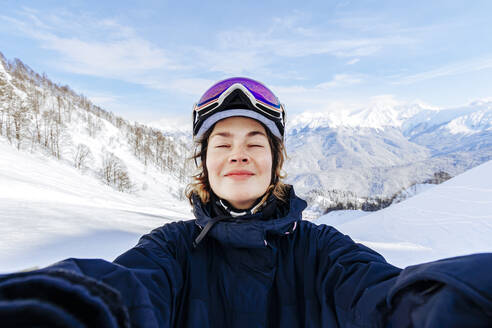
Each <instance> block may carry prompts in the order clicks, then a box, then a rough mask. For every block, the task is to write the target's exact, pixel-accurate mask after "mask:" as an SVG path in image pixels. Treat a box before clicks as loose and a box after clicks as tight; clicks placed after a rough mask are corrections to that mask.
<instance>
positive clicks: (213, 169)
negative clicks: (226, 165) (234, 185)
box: [206, 153, 220, 176]
mask: <svg viewBox="0 0 492 328" xmlns="http://www.w3.org/2000/svg"><path fill="white" fill-rule="evenodd" d="M206 166H207V171H208V175H209V176H215V175H218V174H219V172H220V161H218V160H217V156H213V155H210V156H209V154H208V153H207V160H206Z"/></svg>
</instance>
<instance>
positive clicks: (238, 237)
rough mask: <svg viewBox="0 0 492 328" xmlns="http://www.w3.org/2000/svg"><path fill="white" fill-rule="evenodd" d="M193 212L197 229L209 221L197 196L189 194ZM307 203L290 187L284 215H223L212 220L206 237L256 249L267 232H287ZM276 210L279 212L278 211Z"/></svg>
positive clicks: (264, 240)
mask: <svg viewBox="0 0 492 328" xmlns="http://www.w3.org/2000/svg"><path fill="white" fill-rule="evenodd" d="M193 204H194V209H193V212H194V214H195V218H196V221H195V222H196V224H197V225H198V226H199V227H200V228H201V229H204V227H205V226H206V225H207V224H208V223H209V222H210V221H212V220H215V221H216V219H217V218H212V217H211V215H210V213H209V211H208V210H207V206H205V205H204V204H202V202H201V201H200V198H199V197H198V196H196V195H193ZM306 206H307V203H306V202H305V201H304V200H302V199H300V198H299V197H297V196H296V194H295V192H294V188H292V187H291V188H290V191H289V204H288V211H287V213H286V214H282V215H280V217H278V218H274V217H275V216H273V217H272V218H269V217H263V214H264V213H263V211H259V212H257V213H255V214H247V215H243V216H239V217H228V218H223V219H222V220H220V221H217V222H215V224H213V226H212V227H211V228H210V231H208V233H207V236H209V237H212V238H214V239H216V240H218V241H219V242H220V243H222V244H224V245H225V246H232V247H240V248H260V247H265V246H266V237H267V234H273V235H286V234H288V233H289V232H291V231H292V230H293V229H294V228H295V225H296V224H297V221H300V220H301V218H302V211H303V210H304V209H305V208H306ZM278 213H280V212H278Z"/></svg>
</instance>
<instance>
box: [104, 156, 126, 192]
mask: <svg viewBox="0 0 492 328" xmlns="http://www.w3.org/2000/svg"><path fill="white" fill-rule="evenodd" d="M101 177H102V180H103V181H104V183H106V184H107V185H109V186H112V187H114V188H116V189H118V190H119V191H125V192H130V191H131V190H132V189H133V185H132V183H131V181H130V177H129V175H128V171H127V168H126V165H125V163H123V161H122V160H121V159H120V158H119V157H117V156H116V155H115V154H113V153H111V152H104V153H103V160H102V169H101Z"/></svg>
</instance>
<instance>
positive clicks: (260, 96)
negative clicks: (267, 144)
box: [196, 77, 282, 111]
mask: <svg viewBox="0 0 492 328" xmlns="http://www.w3.org/2000/svg"><path fill="white" fill-rule="evenodd" d="M235 83H239V84H242V85H243V86H244V87H246V88H247V89H248V90H249V91H250V92H251V94H252V95H253V96H254V97H255V99H256V100H258V101H260V102H263V103H266V104H268V105H270V106H272V107H274V108H276V109H277V110H278V111H282V109H281V105H280V102H279V101H278V99H277V97H276V96H275V95H274V94H273V92H271V91H270V89H268V88H267V87H266V86H264V85H263V84H261V83H260V82H257V81H255V80H252V79H248V78H244V77H233V78H230V79H227V80H223V81H220V82H217V83H216V84H214V85H213V86H212V87H210V88H209V89H208V90H207V91H205V93H204V94H203V96H202V97H201V98H200V100H199V101H198V104H197V105H196V108H200V107H201V106H203V105H204V104H206V103H209V102H211V101H213V100H215V99H217V98H219V97H220V95H221V94H222V93H223V92H224V91H226V90H227V89H228V88H229V87H230V86H231V85H233V84H235Z"/></svg>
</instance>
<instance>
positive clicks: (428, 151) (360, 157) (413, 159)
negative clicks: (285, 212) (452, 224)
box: [286, 101, 492, 202]
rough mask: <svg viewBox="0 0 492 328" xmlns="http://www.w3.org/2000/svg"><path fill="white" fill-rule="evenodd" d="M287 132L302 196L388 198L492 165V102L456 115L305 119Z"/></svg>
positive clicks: (400, 112)
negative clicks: (434, 178) (435, 177)
mask: <svg viewBox="0 0 492 328" xmlns="http://www.w3.org/2000/svg"><path fill="white" fill-rule="evenodd" d="M287 124H288V133H287V137H286V142H287V150H288V154H289V157H290V158H289V160H288V161H287V169H286V171H287V172H288V181H289V182H290V183H292V184H294V185H295V186H296V189H297V190H298V192H299V193H300V194H307V193H309V192H311V191H314V190H315V191H316V192H317V193H318V194H319V193H320V191H321V193H323V190H324V191H325V194H328V192H329V191H332V190H338V191H341V192H346V191H350V192H351V193H354V194H356V195H357V196H359V197H374V196H381V197H385V198H388V197H391V196H393V195H395V194H396V193H398V192H400V191H401V190H403V189H406V188H408V187H410V186H412V185H414V184H418V183H422V182H424V181H425V180H428V179H429V178H431V177H432V176H433V175H434V174H436V173H437V172H445V173H447V174H449V175H451V176H455V175H457V174H460V173H462V172H464V171H466V170H468V169H470V168H472V167H474V166H477V165H479V164H481V163H484V162H486V161H488V160H490V159H492V102H491V101H477V102H474V103H470V104H469V105H467V106H464V107H459V108H451V109H436V108H430V107H428V106H427V107H426V106H424V105H421V104H408V105H398V104H389V105H381V104H380V105H377V106H368V107H367V108H363V109H361V110H358V111H353V112H348V111H340V112H334V113H304V114H302V115H299V116H297V117H295V118H293V119H292V121H288V122H287ZM349 201H353V199H347V202H349Z"/></svg>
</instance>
